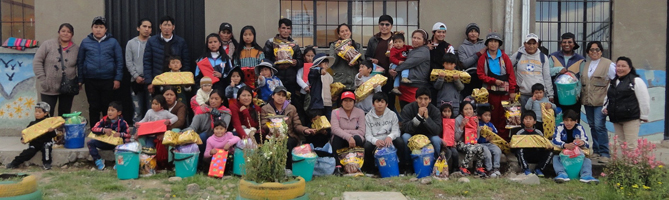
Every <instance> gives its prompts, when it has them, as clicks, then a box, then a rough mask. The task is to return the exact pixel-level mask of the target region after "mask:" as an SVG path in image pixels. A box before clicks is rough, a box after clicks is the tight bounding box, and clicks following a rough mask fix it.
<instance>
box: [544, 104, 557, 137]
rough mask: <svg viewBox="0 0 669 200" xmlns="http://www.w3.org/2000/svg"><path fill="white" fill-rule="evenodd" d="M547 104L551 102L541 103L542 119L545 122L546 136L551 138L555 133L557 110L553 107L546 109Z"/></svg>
mask: <svg viewBox="0 0 669 200" xmlns="http://www.w3.org/2000/svg"><path fill="white" fill-rule="evenodd" d="M546 105H551V103H541V119H542V120H543V122H544V127H543V128H544V130H543V131H544V137H546V139H549V140H550V139H553V134H554V133H555V111H554V110H553V108H548V109H546Z"/></svg>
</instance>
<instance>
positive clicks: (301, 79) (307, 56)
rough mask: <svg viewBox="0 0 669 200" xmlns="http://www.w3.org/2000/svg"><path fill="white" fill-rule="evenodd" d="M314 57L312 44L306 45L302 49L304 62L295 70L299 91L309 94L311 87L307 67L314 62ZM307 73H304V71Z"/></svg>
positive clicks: (314, 52) (309, 67) (314, 50)
mask: <svg viewBox="0 0 669 200" xmlns="http://www.w3.org/2000/svg"><path fill="white" fill-rule="evenodd" d="M314 57H316V49H315V47H314V46H307V47H306V48H305V49H304V62H303V66H302V68H300V69H298V70H297V77H296V79H297V84H298V85H300V88H302V89H301V90H300V93H302V94H304V95H306V94H309V90H310V89H311V87H310V86H309V69H311V66H313V65H312V63H313V62H314ZM305 71H306V72H307V73H304V72H305Z"/></svg>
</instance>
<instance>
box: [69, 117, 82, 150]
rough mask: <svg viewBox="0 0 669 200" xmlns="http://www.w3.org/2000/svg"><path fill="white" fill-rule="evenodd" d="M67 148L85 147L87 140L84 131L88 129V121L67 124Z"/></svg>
mask: <svg viewBox="0 0 669 200" xmlns="http://www.w3.org/2000/svg"><path fill="white" fill-rule="evenodd" d="M64 126H65V145H64V146H65V148H68V149H78V148H83V147H84V143H85V142H86V136H85V135H84V131H85V130H86V123H82V124H65V125H64Z"/></svg>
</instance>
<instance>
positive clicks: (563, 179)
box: [555, 173, 583, 183]
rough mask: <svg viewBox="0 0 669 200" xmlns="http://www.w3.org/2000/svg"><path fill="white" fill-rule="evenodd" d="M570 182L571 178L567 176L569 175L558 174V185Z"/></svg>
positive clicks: (556, 179) (556, 178)
mask: <svg viewBox="0 0 669 200" xmlns="http://www.w3.org/2000/svg"><path fill="white" fill-rule="evenodd" d="M569 180H570V179H569V176H567V174H565V173H560V174H558V176H557V177H555V182H556V183H564V182H567V181H569ZM581 180H583V179H581Z"/></svg>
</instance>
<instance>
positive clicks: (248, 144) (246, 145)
mask: <svg viewBox="0 0 669 200" xmlns="http://www.w3.org/2000/svg"><path fill="white" fill-rule="evenodd" d="M236 147H237V148H240V149H256V148H258V145H257V144H256V143H255V142H253V139H251V138H245V139H241V140H239V142H237V145H236Z"/></svg>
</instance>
